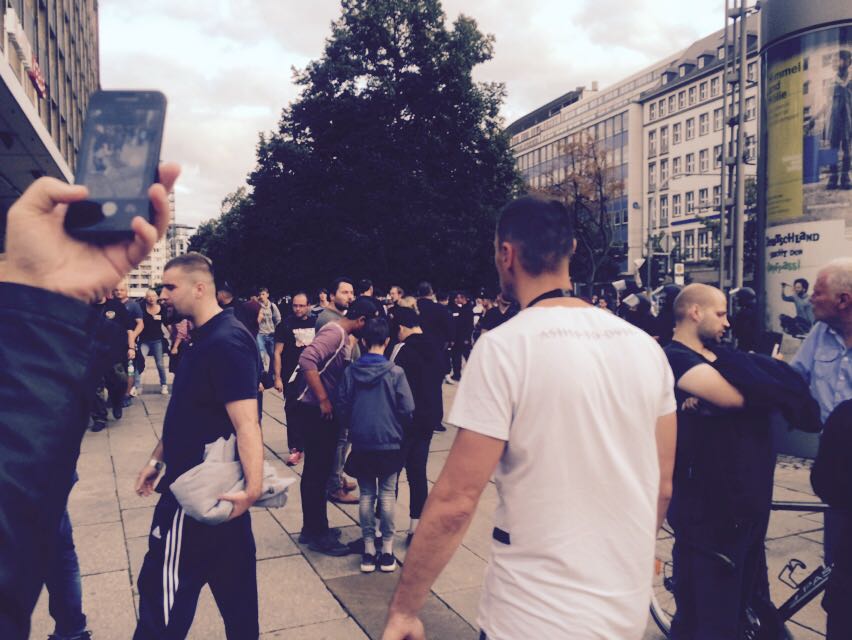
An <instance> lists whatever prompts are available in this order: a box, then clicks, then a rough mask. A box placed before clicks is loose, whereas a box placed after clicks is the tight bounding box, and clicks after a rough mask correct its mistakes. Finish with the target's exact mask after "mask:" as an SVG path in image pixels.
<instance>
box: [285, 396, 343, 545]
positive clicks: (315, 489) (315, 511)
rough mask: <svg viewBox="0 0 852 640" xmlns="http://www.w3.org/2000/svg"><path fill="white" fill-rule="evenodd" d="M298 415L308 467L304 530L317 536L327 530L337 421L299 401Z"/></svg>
mask: <svg viewBox="0 0 852 640" xmlns="http://www.w3.org/2000/svg"><path fill="white" fill-rule="evenodd" d="M294 410H295V416H294V417H295V418H296V420H297V422H298V423H299V424H301V425H302V428H303V431H302V433H303V435H304V438H305V439H304V444H305V467H304V469H303V470H302V482H301V485H300V493H301V495H302V530H303V531H304V532H306V533H308V534H309V535H313V536H318V535H322V534H323V533H325V532H326V531H328V511H327V506H328V505H327V502H326V490H325V487H326V482H327V481H328V476H329V475H330V474H331V472H332V470H333V469H334V455H335V452H336V451H337V437H338V431H339V427H338V422H337V419H336V418H335V419H334V420H323V419H322V415H321V414H320V410H319V407H315V406H313V405H309V404H305V403H304V402H297V403H296V406H295V407H294Z"/></svg>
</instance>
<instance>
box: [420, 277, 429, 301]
mask: <svg viewBox="0 0 852 640" xmlns="http://www.w3.org/2000/svg"><path fill="white" fill-rule="evenodd" d="M431 295H432V285H431V284H430V283H428V282H426V281H425V280H424V281H423V282H421V283H420V284H418V285H417V297H418V298H427V297H429V296H431Z"/></svg>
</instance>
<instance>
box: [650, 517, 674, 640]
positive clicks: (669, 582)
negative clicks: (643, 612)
mask: <svg viewBox="0 0 852 640" xmlns="http://www.w3.org/2000/svg"><path fill="white" fill-rule="evenodd" d="M673 546H674V533H673V531H672V529H671V527H670V526H669V524H668V522H664V523H663V527H662V528H661V529H660V531H659V533H658V534H657V547H656V552H655V559H654V581H653V591H652V593H651V618H653V620H654V623H655V624H656V625H657V627H659V629H660V631H662V632H663V635H664V636H666V637H667V638H668V637H669V632H670V631H671V624H672V618H673V617H674V612H675V600H674V593H673V587H674V581H673V578H672V547H673Z"/></svg>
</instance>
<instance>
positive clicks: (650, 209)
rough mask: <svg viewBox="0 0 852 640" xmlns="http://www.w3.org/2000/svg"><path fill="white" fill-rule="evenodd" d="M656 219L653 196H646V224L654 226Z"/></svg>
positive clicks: (655, 205)
mask: <svg viewBox="0 0 852 640" xmlns="http://www.w3.org/2000/svg"><path fill="white" fill-rule="evenodd" d="M656 220H657V202H656V200H654V199H653V198H648V226H649V227H650V228H652V229H653V228H654V227H655V226H656V224H655V223H656Z"/></svg>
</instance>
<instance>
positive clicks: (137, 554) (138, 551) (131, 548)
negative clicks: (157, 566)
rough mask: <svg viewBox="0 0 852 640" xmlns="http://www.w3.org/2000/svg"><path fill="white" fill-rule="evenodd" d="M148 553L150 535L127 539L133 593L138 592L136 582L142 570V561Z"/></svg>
mask: <svg viewBox="0 0 852 640" xmlns="http://www.w3.org/2000/svg"><path fill="white" fill-rule="evenodd" d="M146 553H148V536H145V537H144V538H130V539H129V540H128V541H127V556H128V557H129V558H130V583H131V585H132V587H133V593H137V588H136V583H137V582H138V581H139V572H140V571H141V570H142V562H143V561H144V560H145V554H146Z"/></svg>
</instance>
